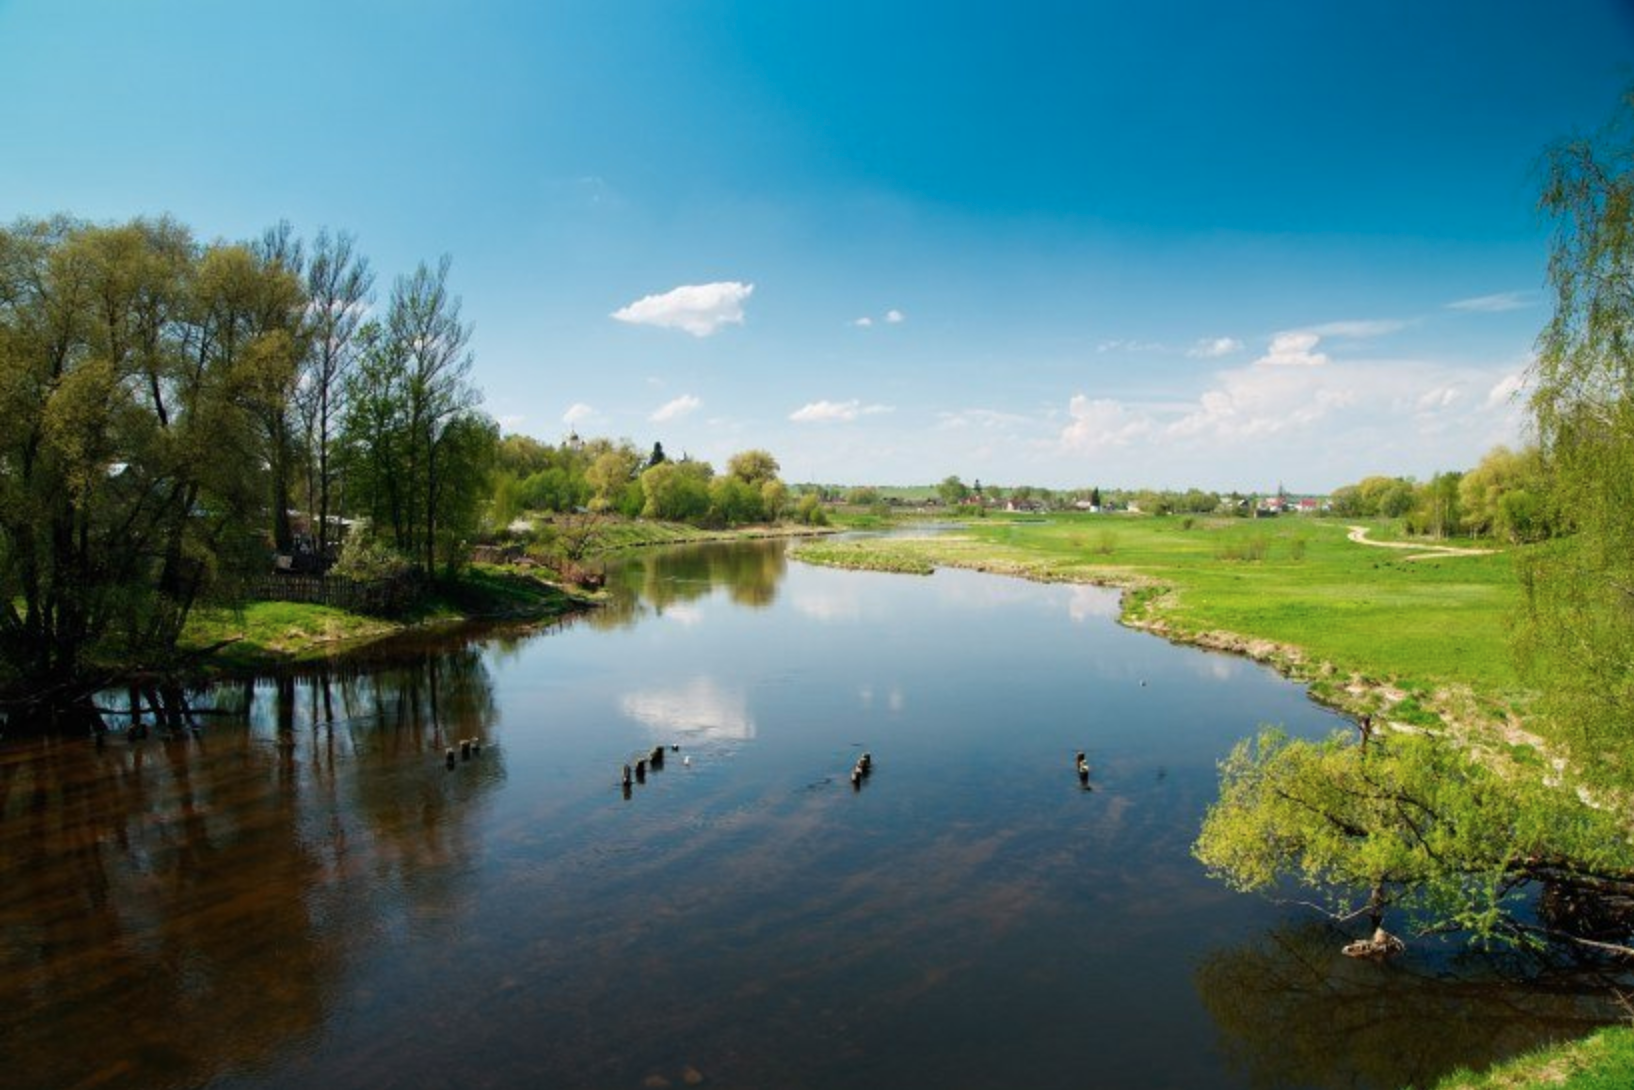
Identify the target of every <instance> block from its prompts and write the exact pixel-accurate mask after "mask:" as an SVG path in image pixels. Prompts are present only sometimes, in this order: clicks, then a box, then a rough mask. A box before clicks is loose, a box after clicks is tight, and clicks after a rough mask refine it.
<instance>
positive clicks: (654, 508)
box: [641, 462, 713, 522]
mask: <svg viewBox="0 0 1634 1090" xmlns="http://www.w3.org/2000/svg"><path fill="white" fill-rule="evenodd" d="M712 477H713V470H711V469H710V467H709V463H707V462H661V463H659V464H658V465H655V466H653V467H652V468H650V469H648V470H647V471H646V472H645V473H643V474H641V489H642V492H643V494H644V495H645V497H646V502H645V504H644V505H643V507H642V509H641V515H642V517H643V518H650V519H662V520H665V521H668V522H692V521H696V520H699V519H702V518H703V517H704V516H705V515H707V514H708V512H709V502H710V495H709V482H710V480H711V479H712Z"/></svg>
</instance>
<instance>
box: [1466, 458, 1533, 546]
mask: <svg viewBox="0 0 1634 1090" xmlns="http://www.w3.org/2000/svg"><path fill="white" fill-rule="evenodd" d="M1547 490H1548V486H1547V484H1546V483H1545V481H1544V467H1543V458H1542V455H1541V453H1540V452H1539V451H1538V448H1537V447H1535V446H1529V447H1524V448H1522V449H1521V450H1518V451H1513V450H1510V449H1509V448H1508V447H1504V446H1499V447H1494V448H1493V449H1492V450H1490V451H1488V452H1487V454H1486V456H1485V457H1483V458H1482V459H1481V463H1480V464H1479V465H1477V466H1476V467H1475V468H1474V469H1472V470H1470V471H1469V472H1468V473H1465V474H1464V477H1463V479H1462V480H1461V481H1459V483H1458V505H1459V508H1460V510H1461V511H1462V512H1463V517H1464V527H1465V529H1467V530H1468V531H1469V532H1470V533H1471V534H1473V535H1475V536H1476V537H1482V536H1485V535H1491V536H1493V537H1500V538H1506V539H1508V540H1509V541H1511V542H1514V543H1516V544H1520V543H1522V542H1528V541H1539V540H1542V539H1543V538H1544V537H1546V536H1548V522H1547V520H1546V518H1545V517H1544V515H1543V498H1544V496H1545V495H1546V494H1547Z"/></svg>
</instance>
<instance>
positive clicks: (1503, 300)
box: [1447, 291, 1532, 314]
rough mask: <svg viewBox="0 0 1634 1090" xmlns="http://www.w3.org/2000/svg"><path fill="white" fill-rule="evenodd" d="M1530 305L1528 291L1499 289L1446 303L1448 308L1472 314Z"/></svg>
mask: <svg viewBox="0 0 1634 1090" xmlns="http://www.w3.org/2000/svg"><path fill="white" fill-rule="evenodd" d="M1531 305H1532V302H1531V298H1530V296H1529V293H1527V292H1524V291H1500V292H1498V293H1497V294H1496V295H1477V296H1475V297H1474V298H1473V299H1459V300H1458V301H1456V302H1452V303H1448V304H1447V309H1448V310H1462V311H1466V312H1469V313H1473V314H1502V313H1503V312H1504V311H1506V310H1521V309H1523V308H1525V307H1529V306H1531Z"/></svg>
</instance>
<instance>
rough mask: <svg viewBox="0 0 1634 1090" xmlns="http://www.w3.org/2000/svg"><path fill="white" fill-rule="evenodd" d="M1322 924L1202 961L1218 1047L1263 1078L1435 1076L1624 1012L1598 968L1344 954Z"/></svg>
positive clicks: (1419, 1082)
mask: <svg viewBox="0 0 1634 1090" xmlns="http://www.w3.org/2000/svg"><path fill="white" fill-rule="evenodd" d="M1342 941H1343V939H1341V938H1338V937H1336V934H1335V932H1334V930H1333V929H1332V928H1330V927H1328V926H1327V925H1325V924H1321V923H1311V924H1304V925H1289V926H1284V927H1281V928H1278V929H1276V930H1274V931H1271V932H1269V933H1268V934H1266V935H1265V936H1263V937H1262V938H1260V939H1259V940H1257V941H1254V942H1250V943H1245V944H1243V945H1241V946H1237V947H1232V948H1228V949H1222V950H1217V951H1215V952H1213V953H1211V954H1209V955H1208V956H1207V957H1205V958H1204V959H1203V960H1202V961H1201V963H1200V964H1199V965H1198V967H1197V970H1196V974H1195V982H1196V986H1197V990H1198V992H1199V993H1200V994H1201V996H1202V999H1203V1003H1204V1004H1205V1005H1206V1006H1207V1008H1208V1010H1209V1013H1210V1014H1211V1015H1213V1019H1214V1024H1215V1027H1216V1029H1217V1030H1218V1032H1219V1034H1220V1040H1221V1051H1222V1052H1223V1053H1224V1055H1225V1056H1226V1058H1227V1059H1228V1061H1229V1062H1230V1063H1231V1064H1232V1065H1233V1066H1234V1067H1236V1068H1237V1069H1238V1070H1239V1071H1241V1072H1242V1073H1243V1074H1244V1075H1246V1076H1247V1077H1248V1079H1249V1080H1250V1082H1251V1084H1252V1085H1254V1086H1256V1087H1283V1086H1301V1087H1334V1088H1338V1087H1346V1088H1352V1090H1354V1088H1357V1087H1368V1088H1379V1090H1385V1088H1388V1090H1395V1088H1397V1087H1402V1086H1425V1085H1429V1084H1431V1083H1434V1082H1435V1080H1436V1079H1437V1078H1439V1077H1440V1076H1441V1075H1443V1074H1445V1073H1446V1072H1447V1071H1448V1070H1450V1069H1452V1068H1454V1067H1457V1066H1459V1065H1469V1066H1482V1065H1485V1064H1486V1063H1489V1062H1490V1061H1491V1059H1492V1057H1493V1056H1494V1055H1514V1054H1517V1053H1520V1052H1524V1051H1526V1050H1529V1049H1533V1048H1536V1047H1538V1046H1540V1045H1543V1044H1546V1043H1548V1042H1550V1041H1554V1040H1560V1039H1565V1038H1569V1037H1580V1036H1583V1035H1584V1034H1587V1033H1590V1032H1592V1031H1593V1030H1595V1029H1597V1028H1598V1027H1600V1026H1602V1025H1605V1024H1606V1023H1607V1022H1610V1021H1614V1020H1616V1018H1617V1014H1618V1011H1617V1008H1616V1006H1615V1004H1614V1002H1613V1000H1612V997H1611V993H1610V988H1611V986H1612V985H1613V984H1614V983H1616V982H1615V981H1611V980H1608V979H1607V978H1605V977H1604V976H1602V975H1600V974H1598V973H1593V972H1584V971H1578V972H1566V971H1558V972H1544V973H1542V974H1541V975H1539V967H1538V966H1537V965H1535V964H1532V963H1530V962H1524V963H1523V962H1521V961H1519V960H1513V961H1506V960H1496V959H1488V958H1485V957H1483V956H1480V955H1476V954H1463V955H1459V956H1453V957H1451V959H1450V961H1449V963H1448V964H1446V965H1445V966H1444V967H1442V968H1444V969H1445V971H1437V969H1435V968H1428V967H1425V966H1422V965H1416V964H1415V962H1414V959H1413V957H1412V955H1409V956H1408V958H1406V959H1400V960H1393V961H1389V962H1375V961H1370V960H1366V959H1352V958H1346V957H1344V956H1342V955H1340V954H1338V953H1337V951H1338V948H1339V945H1340V944H1341V943H1342Z"/></svg>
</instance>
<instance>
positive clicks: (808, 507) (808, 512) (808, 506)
mask: <svg viewBox="0 0 1634 1090" xmlns="http://www.w3.org/2000/svg"><path fill="white" fill-rule="evenodd" d="M794 520H795V521H796V522H798V523H800V524H801V525H802V526H827V525H828V512H826V511H824V510H823V501H822V499H821V497H819V496H818V495H817V493H815V492H806V493H804V494H803V495H801V497H800V498H799V499H798V500H796V501H795V503H794Z"/></svg>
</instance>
